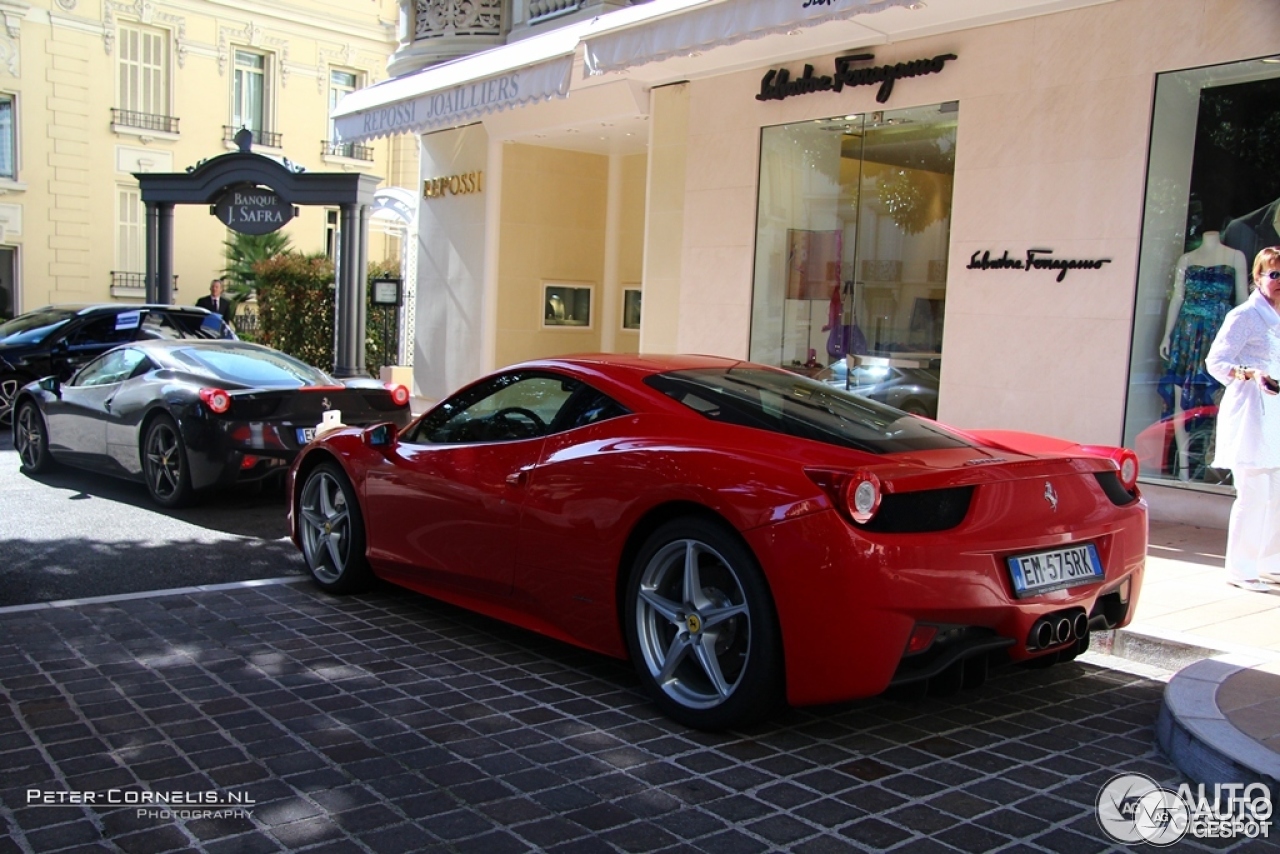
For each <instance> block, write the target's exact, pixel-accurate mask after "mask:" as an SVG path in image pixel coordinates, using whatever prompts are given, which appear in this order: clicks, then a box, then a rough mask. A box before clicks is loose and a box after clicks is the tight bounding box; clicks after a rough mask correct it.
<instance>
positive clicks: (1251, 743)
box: [1156, 655, 1280, 792]
mask: <svg viewBox="0 0 1280 854" xmlns="http://www.w3.org/2000/svg"><path fill="white" fill-rule="evenodd" d="M1260 663H1262V662H1261V661H1259V660H1258V659H1256V658H1251V657H1248V656H1239V655H1219V656H1216V657H1214V658H1209V659H1205V660H1203V661H1198V662H1196V663H1195V664H1192V665H1191V666H1189V667H1186V668H1184V669H1183V670H1181V671H1179V672H1178V673H1177V674H1175V675H1174V677H1173V678H1172V679H1170V680H1169V684H1168V685H1167V686H1166V687H1165V691H1164V703H1163V704H1162V705H1161V707H1160V716H1159V717H1158V718H1157V720H1156V741H1157V742H1158V743H1159V744H1160V747H1161V749H1162V750H1164V752H1165V755H1166V756H1168V757H1169V759H1170V760H1171V761H1172V762H1173V764H1174V765H1176V766H1177V767H1178V769H1179V770H1181V771H1182V772H1183V773H1184V774H1186V775H1187V776H1188V777H1190V778H1191V779H1192V780H1194V781H1196V782H1197V783H1205V784H1206V785H1207V784H1210V783H1251V782H1260V783H1266V784H1267V785H1268V786H1269V787H1270V788H1271V791H1273V792H1275V791H1280V789H1278V788H1277V787H1278V786H1280V755H1277V754H1275V753H1274V752H1272V751H1270V750H1268V749H1266V748H1265V747H1263V746H1262V745H1261V744H1259V743H1258V742H1257V741H1255V740H1254V739H1252V738H1250V737H1249V736H1248V735H1246V734H1245V733H1243V732H1241V731H1240V730H1239V729H1237V728H1236V727H1235V725H1233V724H1232V723H1231V721H1230V720H1228V719H1227V716H1226V715H1224V714H1223V713H1222V710H1221V709H1220V708H1218V702H1217V694H1218V688H1220V687H1221V686H1222V683H1223V682H1225V681H1227V679H1229V678H1230V677H1231V676H1233V675H1235V674H1236V673H1239V672H1240V671H1241V670H1245V669H1247V668H1249V667H1253V666H1256V665H1257V664H1260Z"/></svg>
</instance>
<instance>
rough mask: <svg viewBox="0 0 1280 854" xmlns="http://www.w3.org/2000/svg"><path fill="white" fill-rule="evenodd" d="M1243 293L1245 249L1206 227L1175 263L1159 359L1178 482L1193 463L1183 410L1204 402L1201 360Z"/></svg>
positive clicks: (1245, 285)
mask: <svg viewBox="0 0 1280 854" xmlns="http://www.w3.org/2000/svg"><path fill="white" fill-rule="evenodd" d="M1248 296H1249V265H1248V262H1247V261H1246V260H1245V257H1244V253H1242V252H1240V251H1239V250H1236V249H1232V248H1231V247H1230V246H1226V245H1224V244H1223V243H1222V242H1221V240H1219V238H1218V232H1216V231H1206V232H1205V233H1204V239H1203V241H1202V242H1201V243H1200V245H1199V246H1197V247H1196V248H1195V249H1192V250H1191V251H1190V252H1188V253H1186V254H1185V255H1183V256H1182V257H1181V258H1179V259H1178V263H1177V264H1176V265H1175V266H1174V274H1173V298H1172V299H1171V300H1170V301H1169V316H1168V319H1167V321H1166V322H1165V330H1164V338H1163V339H1162V340H1161V342H1160V358H1162V359H1164V360H1165V361H1166V362H1168V363H1169V364H1168V373H1167V374H1166V376H1168V377H1170V378H1171V379H1172V382H1173V416H1174V417H1173V436H1174V442H1175V443H1176V445H1177V449H1178V477H1179V478H1180V479H1182V480H1188V479H1189V477H1190V470H1191V465H1192V462H1193V461H1192V460H1190V459H1188V452H1187V425H1186V423H1185V421H1184V419H1183V418H1182V413H1183V411H1184V410H1187V409H1191V408H1192V407H1195V406H1202V405H1204V404H1205V403H1206V402H1207V401H1206V400H1205V399H1204V397H1205V395H1204V391H1205V390H1206V389H1207V387H1208V386H1209V382H1208V381H1207V374H1206V373H1205V366H1204V358H1205V356H1206V355H1208V353H1209V347H1210V346H1211V345H1212V344H1213V339H1214V336H1215V335H1217V334H1218V329H1219V327H1221V326H1222V320H1223V318H1225V317H1226V316H1227V312H1228V311H1230V310H1231V309H1233V308H1235V307H1236V306H1237V305H1239V304H1240V303H1242V302H1244V301H1245V299H1246V298H1247V297H1248Z"/></svg>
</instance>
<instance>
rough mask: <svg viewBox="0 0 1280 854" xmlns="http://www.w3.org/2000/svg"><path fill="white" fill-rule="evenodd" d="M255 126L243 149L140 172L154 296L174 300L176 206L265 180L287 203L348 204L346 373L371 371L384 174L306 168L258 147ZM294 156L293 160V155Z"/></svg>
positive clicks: (343, 269)
mask: <svg viewBox="0 0 1280 854" xmlns="http://www.w3.org/2000/svg"><path fill="white" fill-rule="evenodd" d="M252 138H253V137H252V133H251V132H250V131H247V130H241V131H240V132H239V133H237V134H236V144H237V145H238V146H239V150H238V151H232V152H228V153H227V154H220V155H218V156H217V157H211V158H209V159H208V160H205V161H203V162H201V163H200V164H198V165H197V166H195V167H193V168H191V169H188V170H187V171H186V172H168V173H163V172H162V173H151V172H135V173H134V175H133V177H135V178H137V179H138V185H139V186H140V187H141V189H142V201H143V204H144V205H145V206H146V213H147V301H148V302H159V303H171V302H173V207H174V205H213V204H216V203H217V202H218V200H219V199H220V198H222V196H223V194H224V193H226V192H227V191H228V190H234V189H236V188H240V189H244V188H247V187H263V188H267V189H269V190H271V191H272V192H273V193H274V194H275V195H277V196H279V198H280V200H282V201H283V202H284V203H285V204H287V205H323V206H326V207H337V208H339V209H340V210H341V212H342V213H341V216H342V221H341V228H342V245H341V250H340V252H341V257H340V259H339V260H340V263H339V266H338V270H337V278H338V282H337V284H338V299H337V305H338V317H337V325H338V347H337V350H336V352H335V353H334V366H333V372H334V374H335V375H336V376H338V377H354V376H362V375H363V374H364V373H365V363H364V347H363V346H362V342H363V341H364V338H365V322H366V321H365V300H364V289H365V271H366V268H367V266H368V245H369V240H368V231H369V206H370V205H372V204H373V194H374V191H375V190H376V189H377V186H378V184H379V183H381V181H382V179H381V178H379V177H376V176H373V175H363V174H359V173H347V172H304V171H302V170H301V169H291V168H289V167H288V166H285V165H283V164H281V163H279V162H277V161H276V160H273V159H272V158H270V157H266V156H264V155H261V154H255V153H254V152H253V151H252V150H251V144H252ZM286 162H287V161H286Z"/></svg>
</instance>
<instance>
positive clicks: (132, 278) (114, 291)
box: [111, 270, 178, 300]
mask: <svg viewBox="0 0 1280 854" xmlns="http://www.w3.org/2000/svg"><path fill="white" fill-rule="evenodd" d="M173 292H174V293H175V294H176V293H177V292H178V277H177V276H174V277H173ZM111 295H112V296H113V297H125V298H128V299H140V300H142V299H146V298H147V274H146V273H128V272H124V271H122V270H112V271H111Z"/></svg>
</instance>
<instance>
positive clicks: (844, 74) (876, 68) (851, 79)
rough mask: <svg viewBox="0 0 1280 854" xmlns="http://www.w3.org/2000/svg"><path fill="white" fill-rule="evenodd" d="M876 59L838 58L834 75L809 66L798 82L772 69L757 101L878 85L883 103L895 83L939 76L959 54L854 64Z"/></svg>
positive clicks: (857, 55)
mask: <svg viewBox="0 0 1280 854" xmlns="http://www.w3.org/2000/svg"><path fill="white" fill-rule="evenodd" d="M875 58H876V55H875V54H874V53H855V54H851V55H849V56H837V57H836V62H835V70H834V71H833V72H832V73H831V74H814V69H813V66H812V65H806V66H805V67H804V71H803V73H801V75H800V76H799V77H797V78H795V79H794V80H793V79H791V72H790V71H788V70H787V69H785V68H775V69H771V70H769V71H767V72H765V75H764V77H763V78H762V79H761V80H760V94H758V95H756V100H757V101H781V100H782V99H783V98H790V97H791V96H792V95H809V94H811V93H813V92H839V91H841V90H842V89H844V88H845V87H846V86H874V85H876V84H877V83H878V84H880V90H879V91H878V92H876V102H877V103H880V104H883V103H885V102H887V101H888V100H889V96H890V95H891V94H893V84H894V81H896V80H900V79H902V78H903V77H920V76H922V75H925V74H937V73H938V72H939V71H941V70H942V68H943V66H945V65H946V64H947V62H948V61H949V60H952V59H955V58H956V55H955V54H954V53H940V54H938V55H937V56H935V57H933V58H932V59H916V60H913V61H911V62H896V63H894V64H893V65H872V66H856V65H855V64H854V63H858V62H870V61H871V60H873V59H875Z"/></svg>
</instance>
